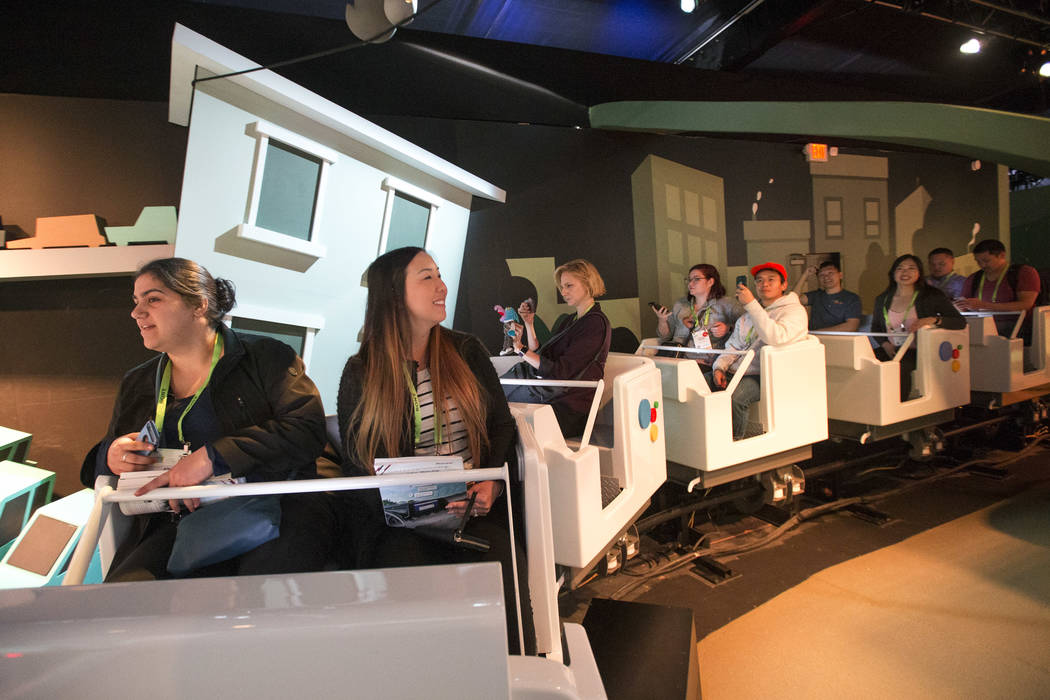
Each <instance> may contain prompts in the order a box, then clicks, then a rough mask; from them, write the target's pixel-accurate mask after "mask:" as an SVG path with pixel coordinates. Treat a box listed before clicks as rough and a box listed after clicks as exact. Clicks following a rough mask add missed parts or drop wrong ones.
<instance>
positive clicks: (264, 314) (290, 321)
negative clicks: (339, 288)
mask: <svg viewBox="0 0 1050 700" xmlns="http://www.w3.org/2000/svg"><path fill="white" fill-rule="evenodd" d="M234 318H248V319H251V320H253V321H266V322H268V323H282V324H284V325H286V326H297V327H299V328H303V329H305V330H306V333H305V334H304V336H303V353H302V355H301V357H302V359H303V365H305V366H306V371H307V373H309V372H310V357H311V356H312V355H313V350H314V336H316V335H317V332H318V331H320V330H323V329H324V316H321V315H319V314H309V313H303V312H300V311H289V310H287V309H274V308H270V307H266V306H254V305H251V304H237V306H236V307H234V308H233V309H232V310H231V312H230V313H227V314H226V315H225V316H224V317H223V321H224V322H225V323H226V325H228V326H230V328H231V329H232V328H233V319H234Z"/></svg>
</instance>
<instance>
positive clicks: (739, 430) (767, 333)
mask: <svg viewBox="0 0 1050 700" xmlns="http://www.w3.org/2000/svg"><path fill="white" fill-rule="evenodd" d="M751 274H752V275H753V276H754V278H755V294H752V293H751V290H750V289H748V287H747V285H746V284H743V281H742V280H740V279H738V280H737V286H736V295H737V299H739V300H740V303H741V304H743V305H744V311H745V312H746V313H744V315H742V316H741V317H740V318H739V319H737V322H736V325H735V326H734V327H733V333H732V335H731V336H730V337H729V340H728V341H727V342H726V345H725V347H726V349H727V350H748V349H752V350H754V351H755V357H754V359H752V360H751V364H749V365H748V366H747V367H742V366H741V365H740V361H741V359H742V356H741V355H729V354H722V355H719V356H718V359H716V360H715V362H714V365H713V367H712V373H711V374H712V381H713V383H714V385H715V387H716V388H718V389H725V388H726V386H728V385H729V380H730V378H731V376H732V375H733V374H735V373H737V372H744V374H745V375H746V376H744V377H742V378H741V380H740V383H739V384H737V386H736V390H735V391H734V392H733V439H734V440H742V439H743V438H745V437H747V434H746V433H747V413H748V410H749V409H750V408H751V404H753V403H755V402H756V401H758V400H759V398H761V386H760V384H759V379H760V375H759V366H760V364H761V363H760V357H759V350H760V349H761V347H762V346H763V345H789V344H791V343H795V342H798V341H800V340H803V339H805V337H806V335H807V329H806V326H807V321H808V319H807V317H806V309H805V307H803V306H802V304H800V303H799V300H798V295H797V294H795V292H788V291H787V270H785V269H784V266H783V265H781V264H780V263H775V262H765V263H762V264H760V265H755V266H754V267H752V268H751ZM785 292H786V293H785ZM756 297H757V298H756Z"/></svg>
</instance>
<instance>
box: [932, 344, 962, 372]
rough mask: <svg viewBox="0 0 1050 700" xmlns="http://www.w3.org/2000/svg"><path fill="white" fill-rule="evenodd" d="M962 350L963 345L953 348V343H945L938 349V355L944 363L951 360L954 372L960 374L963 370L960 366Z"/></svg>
mask: <svg viewBox="0 0 1050 700" xmlns="http://www.w3.org/2000/svg"><path fill="white" fill-rule="evenodd" d="M962 349H963V346H962V345H956V346H955V347H954V348H953V347H952V344H951V343H949V342H948V341H944V342H943V343H941V344H940V346H939V347H938V348H937V354H938V355H940V358H941V361H942V362H947V361H948V360H951V361H952V371H953V372H958V371H959V370H960V369H961V368H962V365H961V364H959V355H961V354H962Z"/></svg>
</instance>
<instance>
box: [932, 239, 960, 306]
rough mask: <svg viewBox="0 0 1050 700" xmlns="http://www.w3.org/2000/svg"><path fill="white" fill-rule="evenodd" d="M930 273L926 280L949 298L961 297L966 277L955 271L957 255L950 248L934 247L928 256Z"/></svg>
mask: <svg viewBox="0 0 1050 700" xmlns="http://www.w3.org/2000/svg"><path fill="white" fill-rule="evenodd" d="M926 262H927V263H929V270H930V275H929V276H928V277H927V278H926V281H927V282H929V283H930V285H932V286H934V287H936V288H937V289H939V290H941V291H942V292H944V293H945V294H946V295H947V296H948V298H949V299H951V300H953V301H954V300H955V299H961V298H962V295H963V283H964V282H965V281H966V278H965V277H963V276H962V275H958V274H956V273H955V255H953V254H952V251H951V250H949V249H948V248H934V249H933V250H931V251H930V254H929V255H928V256H926Z"/></svg>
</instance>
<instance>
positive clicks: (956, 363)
mask: <svg viewBox="0 0 1050 700" xmlns="http://www.w3.org/2000/svg"><path fill="white" fill-rule="evenodd" d="M952 371H953V372H958V371H959V361H958V360H952Z"/></svg>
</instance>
